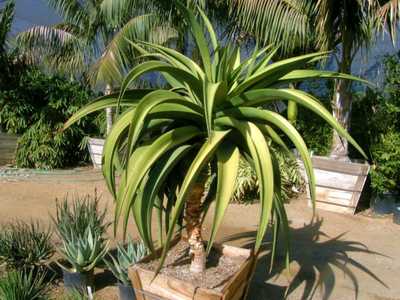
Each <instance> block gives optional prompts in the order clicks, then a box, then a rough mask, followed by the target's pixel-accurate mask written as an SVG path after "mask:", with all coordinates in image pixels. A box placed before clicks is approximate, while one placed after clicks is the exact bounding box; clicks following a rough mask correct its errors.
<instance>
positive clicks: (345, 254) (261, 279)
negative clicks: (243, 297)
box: [223, 218, 387, 300]
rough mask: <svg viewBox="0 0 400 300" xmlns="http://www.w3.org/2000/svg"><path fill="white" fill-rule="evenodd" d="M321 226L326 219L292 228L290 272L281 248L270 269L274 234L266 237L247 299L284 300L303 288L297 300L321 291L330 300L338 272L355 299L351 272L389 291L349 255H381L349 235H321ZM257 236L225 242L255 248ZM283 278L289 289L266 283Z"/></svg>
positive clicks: (244, 234) (250, 234) (356, 290)
mask: <svg viewBox="0 0 400 300" xmlns="http://www.w3.org/2000/svg"><path fill="white" fill-rule="evenodd" d="M322 223H323V219H319V218H317V219H315V220H313V221H311V222H310V223H309V224H304V226H303V227H301V228H291V230H290V240H291V246H290V259H289V262H290V266H291V269H290V271H288V270H287V268H286V263H285V255H284V251H283V249H282V248H281V247H280V246H279V245H278V248H277V251H276V256H275V260H274V264H273V267H272V268H270V267H271V254H270V251H269V250H270V249H271V234H267V235H266V238H265V240H264V242H263V246H262V247H263V251H261V254H260V256H259V258H258V263H257V266H256V269H255V272H254V276H253V279H252V281H251V283H250V287H249V294H248V297H247V299H251V300H261V299H262V300H264V299H285V298H287V297H289V296H290V295H291V294H292V293H293V292H294V291H295V290H296V289H298V288H300V286H302V287H304V290H303V291H302V294H301V296H297V295H298V294H297V293H298V291H296V299H301V300H306V299H313V297H314V296H315V295H316V292H317V291H318V290H319V291H320V298H318V299H323V300H327V299H329V298H330V296H331V295H332V292H333V289H334V287H335V284H336V280H335V272H334V271H335V268H337V269H338V270H340V271H342V273H343V274H344V276H346V277H347V278H349V280H350V282H351V285H352V287H353V289H354V294H355V299H357V297H358V293H359V284H358V280H357V277H356V275H355V274H354V272H353V271H352V269H356V270H357V271H359V272H363V273H365V274H367V275H369V276H370V277H371V278H373V279H374V280H376V281H378V282H379V283H380V284H382V285H383V286H385V287H387V286H386V284H385V283H384V282H383V281H382V280H381V279H379V278H378V277H377V276H376V275H375V274H374V273H373V272H372V271H371V270H369V269H368V268H367V267H365V266H364V265H362V264H361V263H359V262H358V261H356V260H355V259H353V258H351V257H350V255H349V254H350V253H366V254H376V255H382V254H379V253H377V252H374V251H370V250H369V249H368V248H367V247H366V246H365V245H364V244H362V243H360V242H356V241H346V240H344V239H343V237H344V235H345V234H346V233H342V234H340V235H338V236H336V237H334V238H329V237H328V236H327V235H326V234H325V233H324V232H322V231H321V226H322ZM255 236H256V231H248V232H242V233H239V234H235V235H231V236H229V237H227V238H226V239H224V241H223V242H229V241H235V240H241V241H242V240H244V244H242V246H243V247H245V248H252V247H253V245H254V238H255ZM321 237H322V238H324V240H323V241H321V240H320V238H321ZM278 244H279V243H278ZM382 256H384V255H382ZM293 265H297V267H296V272H293V270H292V269H293V268H292V266H293ZM270 269H271V270H270ZM284 275H286V276H287V277H288V281H287V282H288V283H287V284H286V285H283V286H282V285H274V284H271V283H269V282H268V283H267V282H266V281H267V280H269V279H275V278H278V277H279V276H284Z"/></svg>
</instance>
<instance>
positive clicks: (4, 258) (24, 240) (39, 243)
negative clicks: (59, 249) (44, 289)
mask: <svg viewBox="0 0 400 300" xmlns="http://www.w3.org/2000/svg"><path fill="white" fill-rule="evenodd" d="M53 253H54V248H53V245H52V243H51V231H50V229H49V228H44V227H43V226H41V225H40V224H39V223H38V222H34V221H31V222H29V223H26V222H23V221H16V222H12V223H8V224H6V225H3V226H1V228H0V263H5V264H6V267H7V268H9V269H16V270H28V271H29V270H33V269H36V270H38V269H40V268H41V267H42V266H43V265H44V264H45V263H46V261H47V260H48V259H49V258H50V257H51V256H52V255H53Z"/></svg>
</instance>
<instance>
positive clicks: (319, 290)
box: [0, 169, 400, 300]
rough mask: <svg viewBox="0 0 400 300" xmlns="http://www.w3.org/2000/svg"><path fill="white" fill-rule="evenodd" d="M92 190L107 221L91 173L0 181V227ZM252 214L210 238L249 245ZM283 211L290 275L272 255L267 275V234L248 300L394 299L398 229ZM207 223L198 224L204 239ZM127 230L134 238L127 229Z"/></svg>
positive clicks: (382, 222) (241, 214)
mask: <svg viewBox="0 0 400 300" xmlns="http://www.w3.org/2000/svg"><path fill="white" fill-rule="evenodd" d="M95 188H96V189H97V191H98V192H99V193H100V194H102V204H103V205H104V206H107V207H108V208H109V213H108V216H109V218H110V220H111V219H112V214H113V210H112V208H113V204H112V199H111V196H110V194H109V193H108V191H107V189H106V187H105V185H104V183H103V181H102V177H101V174H100V172H98V171H93V170H91V169H82V170H79V171H70V172H57V173H53V175H52V176H48V175H47V174H35V175H26V176H20V175H18V176H16V175H15V176H14V175H12V174H11V175H7V176H0V222H7V221H11V220H13V219H17V218H18V219H24V220H29V219H32V218H34V219H39V220H41V221H42V222H44V223H46V224H48V223H49V222H50V221H49V215H50V214H52V213H54V209H55V199H56V198H59V199H62V198H63V197H64V196H65V194H66V193H69V194H70V195H71V194H73V193H79V194H84V193H92V192H93V191H94V189H95ZM258 211H259V206H258V205H257V204H254V205H236V204H235V205H230V207H229V209H228V212H227V214H226V217H225V220H224V223H223V225H222V228H221V230H220V231H219V233H218V236H217V239H218V240H219V241H226V242H229V243H231V244H235V245H240V246H244V247H251V245H252V242H253V238H254V232H255V230H256V228H257V227H256V225H257V220H258ZM287 211H288V215H289V219H290V221H291V237H292V244H291V247H292V254H291V263H290V271H287V270H286V269H285V267H284V263H283V260H284V259H283V257H282V256H279V255H278V258H277V260H276V262H275V266H274V268H273V269H272V271H271V272H268V269H269V261H270V257H269V249H270V247H269V241H268V237H267V238H266V241H265V245H264V246H265V247H264V248H265V251H264V252H263V253H262V255H261V258H260V262H259V264H258V267H257V270H256V274H255V276H254V278H253V280H252V284H251V289H250V294H249V297H248V299H251V300H253V299H255V300H258V299H260V300H261V299H263V300H264V299H282V298H283V297H284V295H285V293H287V295H288V299H296V300H297V299H333V300H347V299H349V300H350V299H362V300H363V299H366V300H369V299H376V300H378V299H380V300H389V299H400V260H399V259H398V257H399V254H400V251H399V250H400V226H398V225H394V224H393V223H392V221H391V219H390V218H380V219H376V218H371V217H367V216H364V215H362V214H359V215H356V216H345V215H340V214H335V213H330V212H324V211H318V214H317V215H318V216H317V218H316V219H314V221H311V218H312V212H311V209H310V208H308V207H307V205H306V202H305V201H304V200H302V199H297V200H293V201H292V202H291V203H290V204H289V205H287ZM210 219H211V216H209V218H208V219H207V220H206V222H205V231H206V234H205V236H207V233H208V232H207V228H208V226H207V225H209V224H210ZM129 232H130V234H131V235H132V236H136V235H137V233H136V230H135V229H134V226H133V225H132V224H130V227H129ZM119 236H120V234H119ZM97 276H98V281H99V282H100V285H99V287H98V292H97V295H98V297H99V299H107V300H108V299H110V300H112V299H118V298H117V294H116V288H115V287H113V283H112V282H111V281H110V280H109V278H110V276H109V274H107V273H102V271H101V270H99V271H98V275H97ZM290 283H291V284H290Z"/></svg>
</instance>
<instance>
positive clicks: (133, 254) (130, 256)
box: [104, 239, 148, 286]
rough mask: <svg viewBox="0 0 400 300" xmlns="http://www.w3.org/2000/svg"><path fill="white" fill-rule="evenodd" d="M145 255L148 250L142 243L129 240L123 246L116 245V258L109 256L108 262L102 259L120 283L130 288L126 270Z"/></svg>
mask: <svg viewBox="0 0 400 300" xmlns="http://www.w3.org/2000/svg"><path fill="white" fill-rule="evenodd" d="M147 253H148V250H147V248H146V246H145V245H144V243H143V242H141V241H140V242H137V241H133V240H132V239H129V240H128V243H127V244H126V245H125V246H124V245H123V244H118V245H117V257H116V258H115V257H114V256H113V255H111V254H109V257H110V260H107V259H104V262H105V264H106V265H107V266H108V268H109V269H110V271H111V272H112V273H113V274H114V276H115V278H117V279H118V281H119V282H120V283H122V284H123V285H126V286H130V285H131V282H130V279H129V277H128V268H129V267H130V266H132V265H134V264H136V263H137V262H138V261H140V260H141V259H142V258H143V257H145V256H146V255H147Z"/></svg>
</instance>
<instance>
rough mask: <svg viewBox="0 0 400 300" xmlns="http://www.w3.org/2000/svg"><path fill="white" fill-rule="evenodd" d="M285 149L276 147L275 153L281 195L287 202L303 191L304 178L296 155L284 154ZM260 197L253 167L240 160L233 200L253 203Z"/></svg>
mask: <svg viewBox="0 0 400 300" xmlns="http://www.w3.org/2000/svg"><path fill="white" fill-rule="evenodd" d="M282 151H283V150H279V149H275V150H274V155H275V156H276V158H277V161H278V166H279V171H280V179H281V196H282V199H283V200H284V201H285V202H287V201H289V200H290V199H291V198H292V197H295V196H296V195H297V194H298V193H299V192H301V191H303V188H304V179H303V177H302V176H301V173H300V171H299V165H298V163H297V161H296V159H294V157H289V156H288V155H284V153H283V152H282ZM258 198H259V190H258V181H257V176H256V172H255V170H254V169H253V167H252V166H251V165H250V164H249V163H247V162H246V161H245V160H243V159H241V160H240V162H239V172H238V176H237V179H236V186H235V192H234V194H233V197H232V201H233V202H238V203H251V202H253V201H254V200H255V199H258Z"/></svg>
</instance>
